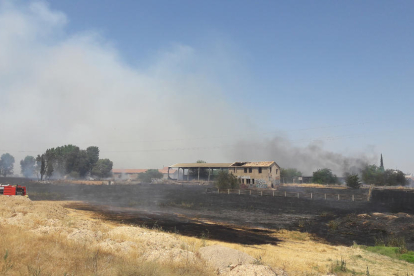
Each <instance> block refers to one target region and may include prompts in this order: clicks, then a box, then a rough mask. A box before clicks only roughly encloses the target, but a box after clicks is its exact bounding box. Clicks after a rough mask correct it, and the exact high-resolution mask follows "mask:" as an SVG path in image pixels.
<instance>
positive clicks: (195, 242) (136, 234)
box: [0, 200, 414, 276]
mask: <svg viewBox="0 0 414 276" xmlns="http://www.w3.org/2000/svg"><path fill="white" fill-rule="evenodd" d="M3 203H4V204H3ZM92 217H93V213H91V212H87V211H75V210H70V211H69V212H67V211H66V210H65V209H63V208H62V207H61V206H60V205H59V204H57V203H51V202H30V201H27V202H24V201H19V200H17V201H16V202H9V203H7V202H4V201H0V275H213V274H214V272H213V270H212V269H210V268H208V266H207V265H206V263H205V262H204V261H202V260H201V259H200V258H199V254H198V251H199V249H200V248H201V247H204V246H208V245H213V244H219V245H223V246H227V247H230V248H234V249H237V250H240V251H243V252H245V253H247V254H249V255H251V256H253V257H254V258H256V259H257V260H258V262H260V264H265V265H268V266H271V267H273V268H282V269H284V270H286V271H287V273H288V275H323V274H326V273H329V272H332V271H333V270H335V269H336V268H337V263H340V261H341V260H345V261H346V268H347V271H345V272H341V271H336V273H337V274H338V275H352V271H354V272H355V273H359V275H365V272H366V269H367V266H368V267H369V272H370V275H380V276H381V275H407V273H411V272H412V271H414V265H413V264H410V263H407V262H404V261H400V260H395V259H391V258H389V257H386V256H382V255H379V254H375V253H371V252H368V251H366V250H364V249H362V248H360V247H358V246H354V247H345V246H331V245H328V244H325V243H324V242H323V241H321V240H317V239H315V237H313V236H311V235H309V234H307V233H301V232H296V231H286V230H281V231H275V232H274V233H273V234H272V235H274V236H275V237H277V238H278V239H280V240H281V242H280V243H279V244H278V245H270V244H267V245H256V246H243V245H240V244H231V243H225V242H218V241H212V240H209V239H208V235H206V236H203V237H201V238H194V237H185V236H181V235H179V234H174V233H164V232H162V231H160V230H159V229H143V228H139V227H132V226H125V225H119V224H116V223H110V222H107V221H102V220H99V219H95V218H92ZM17 222H19V223H20V224H17ZM10 223H14V224H15V225H11V224H10ZM41 229H48V231H49V232H48V233H46V232H42V231H40V230H41ZM52 230H53V231H52ZM79 230H83V231H84V232H81V233H80V234H82V235H80V236H76V235H74V233H78V232H76V231H79ZM76 237H78V238H76ZM79 237H80V238H81V239H79ZM71 238H72V239H71ZM108 241H111V242H113V243H109V242H108ZM103 245H114V247H110V246H103ZM163 252H167V253H174V254H175V253H177V252H178V253H179V254H181V255H179V257H180V258H177V259H173V258H170V257H169V256H170V255H166V257H165V256H164V257H163V256H162V255H157V254H160V253H163ZM6 254H7V257H6ZM154 256H155V258H154ZM5 257H6V258H5Z"/></svg>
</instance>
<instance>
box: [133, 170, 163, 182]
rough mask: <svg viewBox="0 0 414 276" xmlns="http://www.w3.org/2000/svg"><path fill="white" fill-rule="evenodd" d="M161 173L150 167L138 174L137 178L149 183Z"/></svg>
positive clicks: (160, 175) (160, 176)
mask: <svg viewBox="0 0 414 276" xmlns="http://www.w3.org/2000/svg"><path fill="white" fill-rule="evenodd" d="M162 177H163V174H162V173H161V172H160V171H159V170H157V169H150V170H147V171H146V172H143V173H139V174H138V180H141V182H145V183H151V182H152V179H161V178H162Z"/></svg>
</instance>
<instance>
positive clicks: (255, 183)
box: [168, 161, 280, 188]
mask: <svg viewBox="0 0 414 276" xmlns="http://www.w3.org/2000/svg"><path fill="white" fill-rule="evenodd" d="M172 168H174V169H177V177H176V178H172V177H171V169H172ZM168 169H170V176H169V178H170V179H178V180H187V181H190V180H197V181H201V180H204V181H205V180H207V181H211V180H213V178H214V175H215V174H214V172H216V171H217V170H226V171H228V172H229V173H231V174H233V175H235V176H236V177H237V178H238V179H240V183H241V184H246V185H248V186H250V187H256V188H265V187H274V185H277V184H280V167H279V165H278V164H276V162H274V161H265V162H234V163H178V164H175V165H172V166H170V167H168ZM180 170H181V171H180ZM200 172H203V173H200ZM206 174H207V177H206ZM200 176H201V177H200Z"/></svg>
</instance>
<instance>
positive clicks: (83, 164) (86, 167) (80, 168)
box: [71, 150, 96, 178]
mask: <svg viewBox="0 0 414 276" xmlns="http://www.w3.org/2000/svg"><path fill="white" fill-rule="evenodd" d="M95 164H96V163H95ZM91 170H92V164H91V162H90V158H89V155H88V152H87V151H86V150H81V151H79V153H78V155H77V158H76V162H75V166H74V168H73V170H72V172H71V173H72V177H73V176H75V175H79V177H81V178H84V177H85V176H86V175H87V174H88V173H89V172H90V171H91ZM75 173H77V174H75Z"/></svg>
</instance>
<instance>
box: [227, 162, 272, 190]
mask: <svg viewBox="0 0 414 276" xmlns="http://www.w3.org/2000/svg"><path fill="white" fill-rule="evenodd" d="M260 168H261V169H262V172H261V173H259V171H260V170H259V167H233V168H230V169H229V172H230V173H232V174H234V175H235V176H236V177H237V178H240V179H242V183H243V184H247V185H252V186H254V187H261V188H264V187H266V186H267V187H272V185H273V186H274V185H277V184H279V183H280V168H279V167H278V166H277V165H276V164H272V165H271V166H269V167H260ZM245 169H247V172H245ZM250 169H251V172H250ZM253 180H254V181H253ZM253 182H254V183H253Z"/></svg>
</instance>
